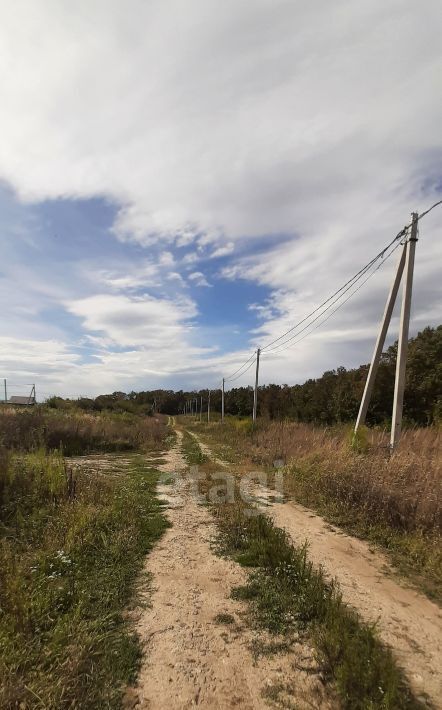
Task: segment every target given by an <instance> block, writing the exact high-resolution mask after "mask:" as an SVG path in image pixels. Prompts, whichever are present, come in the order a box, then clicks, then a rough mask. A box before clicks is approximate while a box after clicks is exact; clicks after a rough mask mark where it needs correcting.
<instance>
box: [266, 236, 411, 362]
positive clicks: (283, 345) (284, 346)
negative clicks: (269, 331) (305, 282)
mask: <svg viewBox="0 0 442 710" xmlns="http://www.w3.org/2000/svg"><path fill="white" fill-rule="evenodd" d="M400 246H401V243H400V242H399V243H398V244H396V245H395V246H394V247H393V249H392V250H391V251H390V252H389V253H388V254H387V256H386V257H385V259H384V260H383V261H381V262H380V263H379V264H378V265H377V267H376V268H375V269H373V271H371V272H370V273H369V275H368V276H367V278H366V279H364V280H363V281H362V283H360V284H359V285H358V286H357V287H356V288H355V289H354V290H353V291H352V292H351V293H350V294H349V295H348V296H347V298H345V299H344V300H343V301H341V303H339V305H338V306H337V307H336V308H335V309H334V310H333V311H332V312H331V313H329V314H328V316H327V317H326V318H324V319H323V320H322V321H320V322H319V323H318V324H317V325H315V326H314V328H312V329H311V330H309V331H308V332H307V333H306V334H305V335H303V336H302V337H301V338H298V336H299V335H300V334H301V333H303V332H304V331H305V330H307V328H310V327H311V326H312V325H313V323H315V322H316V321H317V320H318V319H319V318H321V317H322V316H323V315H324V313H325V312H326V311H327V310H328V309H329V308H331V306H333V305H334V304H335V303H337V301H339V299H340V298H342V295H343V294H341V296H339V298H337V299H336V300H335V301H334V302H333V303H331V304H330V306H329V307H328V308H326V309H325V310H324V311H322V313H320V314H319V315H318V316H317V317H316V318H315V319H314V320H313V321H311V323H308V324H307V325H306V326H305V327H304V328H302V330H300V331H299V333H295V335H293V336H292V337H291V338H289V339H288V340H286V341H285V342H284V343H281V344H280V345H279V346H278V347H277V348H274V349H272V350H270V351H269V352H268V353H265V354H269V353H272V354H274V355H277V354H278V353H280V352H283V351H284V350H287V349H288V348H290V347H293V345H296V344H297V343H299V342H301V340H304V339H305V338H307V337H308V336H309V335H310V333H312V332H313V331H314V330H317V328H319V327H320V326H321V325H323V324H324V323H326V322H327V321H328V320H329V319H330V318H331V317H332V316H333V315H334V314H335V313H336V312H337V311H339V309H340V308H342V306H343V305H344V304H345V303H347V301H349V300H350V299H351V298H352V297H353V296H354V295H355V294H356V293H357V292H358V291H360V289H361V288H362V287H363V286H364V285H365V284H366V283H367V281H369V280H370V279H371V277H372V276H374V275H375V273H376V272H377V271H379V269H380V268H381V266H383V265H384V264H385V262H386V261H387V259H389V257H390V256H391V255H392V254H393V253H394V252H395V251H396V249H398V248H399V247H400ZM352 286H354V284H352ZM347 290H348V289H347ZM294 338H298V339H297V340H294ZM292 340H294V342H291V341H292ZM288 343H291V344H290V345H288Z"/></svg>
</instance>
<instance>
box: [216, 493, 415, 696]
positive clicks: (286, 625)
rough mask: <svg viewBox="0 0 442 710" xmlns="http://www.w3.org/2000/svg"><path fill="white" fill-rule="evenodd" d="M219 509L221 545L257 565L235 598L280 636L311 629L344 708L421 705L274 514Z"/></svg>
mask: <svg viewBox="0 0 442 710" xmlns="http://www.w3.org/2000/svg"><path fill="white" fill-rule="evenodd" d="M216 513H217V521H218V524H219V526H220V544H221V549H222V550H223V552H224V553H225V554H229V555H230V556H232V557H233V558H234V559H235V560H237V561H238V562H240V563H241V564H243V565H245V566H247V567H250V568H252V569H253V571H251V573H250V577H249V582H248V584H247V585H245V586H243V587H238V588H236V589H235V590H233V593H232V596H234V597H235V598H236V599H243V600H247V601H248V602H249V604H250V605H251V606H250V608H251V611H252V616H253V619H254V622H255V623H256V624H257V625H259V626H261V627H263V628H266V629H268V630H269V631H270V632H272V633H274V634H278V635H287V637H289V636H290V635H292V634H293V632H295V631H299V630H304V631H306V632H308V634H309V636H310V638H311V639H312V641H313V643H314V645H315V648H316V651H317V655H318V659H319V662H320V665H321V668H322V672H323V674H324V676H325V677H326V678H328V679H329V681H331V682H333V684H334V686H335V687H336V689H337V692H338V693H339V696H340V699H341V703H342V707H343V708H344V710H367V709H368V710H393V708H394V709H399V708H401V709H403V708H406V709H410V710H411V709H415V708H420V707H423V706H421V705H420V703H419V702H418V701H416V700H415V699H414V698H413V696H412V694H411V692H410V691H409V689H408V687H407V685H406V683H405V680H404V677H403V675H402V672H401V671H400V670H399V668H398V667H397V665H396V663H395V661H394V659H393V657H392V654H391V652H390V650H389V649H387V648H386V647H385V646H384V645H383V644H382V643H381V641H380V640H379V639H378V636H377V634H376V630H375V628H374V627H373V626H369V625H367V624H365V623H363V622H362V621H361V620H360V619H359V617H358V616H357V614H356V612H355V611H353V610H352V609H351V608H349V607H348V606H347V605H346V604H345V603H344V602H343V601H342V598H341V594H340V591H339V588H338V586H337V584H336V583H335V582H334V581H330V580H327V579H326V578H325V577H324V575H323V573H322V571H321V570H320V569H316V568H315V567H313V565H312V563H311V562H310V561H309V559H308V554H307V548H306V547H305V546H303V547H295V546H293V545H292V544H291V541H290V540H289V538H288V536H287V534H286V533H285V532H284V531H283V530H281V529H279V528H277V527H275V526H274V525H273V523H272V521H271V520H270V519H269V518H267V517H266V516H264V515H247V514H245V510H244V507H243V506H242V505H240V504H235V505H233V506H230V507H227V506H224V507H223V509H221V507H219V508H218V509H216Z"/></svg>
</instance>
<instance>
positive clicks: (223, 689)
mask: <svg viewBox="0 0 442 710" xmlns="http://www.w3.org/2000/svg"><path fill="white" fill-rule="evenodd" d="M177 434H178V441H177V444H176V446H175V447H174V448H173V449H171V450H170V451H169V452H168V453H167V454H165V456H167V462H166V463H165V464H164V465H163V466H162V467H160V468H162V469H163V470H164V471H165V472H178V475H177V476H176V477H175V478H174V480H173V481H172V483H171V484H169V485H165V486H163V487H162V488H161V491H160V493H161V495H162V497H165V498H166V500H167V501H168V511H167V515H168V517H169V520H170V522H171V523H172V527H171V528H170V529H168V530H167V531H166V533H165V535H164V536H163V538H162V539H161V541H160V542H159V543H158V544H157V545H156V547H155V548H154V550H153V551H152V552H151V554H150V555H149V556H148V558H147V561H146V567H145V571H146V572H148V573H149V575H151V578H152V583H151V584H152V593H150V590H149V589H148V588H146V589H145V593H146V598H148V599H149V607H147V608H141V609H139V610H138V611H137V623H136V627H137V631H138V633H139V634H140V637H141V639H142V643H143V645H144V650H145V656H144V659H143V664H142V668H141V672H140V674H139V678H138V683H137V685H136V687H135V688H132V689H129V690H128V691H127V693H126V699H125V706H126V708H128V707H132V708H152V709H158V710H159V709H160V708H161V709H162V710H163V709H164V708H168V709H169V710H175V709H176V710H178V709H180V710H183V709H185V708H192V707H197V706H198V707H202V708H207V709H211V708H234V707H238V708H242V709H245V710H248V709H254V708H266V707H269V706H268V703H267V700H266V699H265V698H264V696H263V693H264V695H265V694H266V692H267V693H269V692H271V689H272V688H277V687H278V686H279V687H282V686H284V687H285V688H286V691H287V692H283V693H282V695H281V696H280V697H281V698H284V697H285V698H286V700H288V699H289V698H290V702H291V703H292V704H291V705H285V707H296V708H300V709H304V708H318V709H320V708H336V707H338V705H337V704H336V701H333V700H331V699H330V695H328V696H327V693H326V691H325V689H324V686H323V684H322V682H321V680H320V676H319V672H318V669H317V666H316V662H315V660H314V655H313V652H312V650H311V648H310V647H308V646H307V645H306V644H305V643H304V642H301V641H300V640H299V639H298V640H295V643H294V646H293V648H292V650H291V651H290V652H289V653H285V654H284V655H282V654H277V655H274V656H272V657H269V656H260V657H259V658H258V659H257V660H256V659H255V658H254V656H253V654H252V652H251V650H250V644H251V643H252V641H253V640H254V639H255V640H256V637H257V636H256V634H257V632H256V633H255V632H253V631H251V630H250V629H249V628H247V627H246V626H244V625H243V623H242V616H243V614H244V609H245V607H244V605H243V603H242V602H238V601H234V600H232V599H230V598H229V597H230V592H231V589H232V587H234V586H237V585H240V584H242V583H244V581H245V579H246V574H245V572H244V570H243V569H242V568H241V567H240V566H239V565H237V564H235V563H234V562H232V561H230V560H226V559H223V558H220V557H219V556H217V555H216V554H214V552H213V551H212V549H211V545H210V543H211V539H212V538H213V536H214V534H215V528H214V525H213V522H212V518H211V515H210V513H209V510H208V509H207V507H205V506H204V505H199V504H198V502H197V501H196V500H195V499H194V497H193V496H192V495H191V490H190V488H191V486H190V485H189V484H190V483H191V481H190V480H189V474H188V472H185V469H186V466H185V463H184V461H183V458H182V456H181V452H180V440H181V434H180V432H177ZM217 614H230V615H231V616H232V617H233V618H234V620H235V621H234V623H229V624H222V623H219V622H218V621H217V620H216V619H215V617H216V616H217ZM260 638H261V641H263V642H266V641H267V640H268V639H266V637H265V636H263V635H261V636H260ZM276 706H278V705H276ZM273 707H275V705H273Z"/></svg>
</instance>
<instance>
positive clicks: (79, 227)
mask: <svg viewBox="0 0 442 710" xmlns="http://www.w3.org/2000/svg"><path fill="white" fill-rule="evenodd" d="M0 6H1V15H2V22H1V24H0V102H1V107H2V108H1V112H0V135H1V140H0V247H1V260H0V298H1V302H2V327H1V330H0V377H2V378H3V377H4V378H7V380H8V385H9V394H23V393H25V392H27V391H28V390H29V385H30V384H33V383H35V384H36V387H37V395H39V396H40V398H44V397H47V396H50V395H52V394H59V395H64V396H71V397H74V396H80V395H87V396H95V395H97V394H100V393H105V392H113V391H116V390H121V391H125V392H129V391H131V390H141V389H154V388H160V387H164V388H168V389H191V388H197V389H199V388H206V387H210V388H214V387H219V386H220V381H221V378H222V377H223V376H224V377H228V376H229V374H231V373H232V372H234V371H235V370H236V369H237V368H238V367H239V366H240V365H241V364H242V363H243V362H244V361H245V360H247V358H249V356H250V354H251V353H252V352H253V350H254V349H256V348H257V347H260V346H262V345H263V344H264V345H265V344H266V343H268V342H269V341H271V340H273V339H274V338H276V337H278V336H279V335H280V334H281V333H283V332H284V331H285V330H287V329H288V328H290V327H291V326H292V325H293V324H295V323H296V322H297V321H299V320H300V319H302V318H303V317H304V316H305V315H306V314H307V313H309V312H310V311H311V310H313V308H315V306H316V305H317V304H318V303H320V302H321V301H322V300H324V299H325V298H327V297H328V296H329V295H330V294H331V293H332V292H333V291H335V290H336V288H338V287H339V286H340V285H341V284H342V283H344V282H345V281H346V280H347V279H348V278H349V276H351V275H353V274H354V273H355V272H356V271H358V270H359V269H360V268H361V267H362V266H363V265H364V264H365V263H366V262H368V261H369V260H370V259H371V258H372V257H373V256H374V255H375V254H376V253H378V252H379V251H380V250H381V249H382V248H383V247H384V246H385V245H386V244H387V243H388V242H389V241H390V240H391V239H392V238H393V237H394V235H395V234H396V233H397V232H398V231H399V230H400V229H401V227H403V225H404V224H406V223H408V222H409V220H410V213H411V212H412V211H414V210H416V211H418V212H422V211H423V210H424V209H426V208H427V207H428V206H429V205H431V204H433V203H434V202H436V201H437V200H438V199H442V131H441V126H442V91H441V76H442V52H441V48H440V36H441V33H442V9H441V6H440V3H439V2H438V1H437V0H427V2H426V3H425V5H424V6H422V5H418V4H417V3H416V2H413V1H412V0H391V1H390V2H389V3H385V2H383V1H382V2H381V1H380V0H369V1H368V0H360V1H359V2H357V3H355V2H351V1H350V0H337V1H336V2H334V3H330V2H327V1H326V0H316V2H309V3H308V2H305V1H304V2H303V1H301V0H253V1H252V0H224V2H222V3H220V2H218V1H215V0H185V1H184V0H168V1H167V2H164V0H162V1H160V0H149V1H147V2H146V0H125V1H124V2H123V1H122V0H118V1H116V0H89V2H87V3H72V2H68V1H67V0H40V2H38V3H31V2H29V1H25V0H15V1H14V2H13V3H11V2H7V0H0ZM441 233H442V208H439V209H435V210H433V212H431V214H429V215H428V216H427V217H426V218H425V220H422V222H421V223H420V229H419V242H418V244H417V249H416V269H415V279H414V286H413V306H412V319H411V324H410V333H411V334H412V335H414V334H416V333H417V332H418V331H419V330H420V329H422V328H423V327H425V326H427V325H432V326H434V325H437V324H439V323H440V322H441V313H442V308H441V300H442V299H441V289H440V266H441V256H442V246H441ZM396 257H397V254H395V255H393V256H392V257H391V258H390V259H388V260H387V261H386V262H385V264H383V265H382V268H380V269H379V270H378V271H376V273H375V274H374V275H373V277H372V278H371V279H370V280H369V281H368V282H367V284H366V285H364V286H363V287H362V288H361V289H360V291H358V292H357V293H356V294H355V295H354V297H353V298H351V299H350V300H349V301H348V303H346V304H344V305H343V307H342V308H341V309H340V310H339V311H338V312H337V313H336V314H335V315H333V316H332V317H331V318H330V319H329V320H327V322H326V323H324V324H323V325H321V327H319V328H317V329H316V330H314V332H312V334H311V335H309V337H307V338H305V339H304V340H302V342H299V343H294V344H293V347H290V348H287V349H285V350H284V351H282V352H280V353H275V354H271V353H270V354H268V355H267V356H265V357H264V356H263V358H262V361H261V369H260V381H261V382H262V383H266V382H267V383H268V382H278V383H288V384H294V383H296V382H303V381H304V380H305V379H307V378H309V377H317V376H319V375H321V373H322V372H323V371H325V370H330V369H334V368H336V367H338V366H341V365H343V366H346V367H354V366H357V365H359V364H361V363H365V362H368V361H369V360H370V355H371V351H372V348H373V345H374V340H375V338H376V333H377V328H378V325H379V320H380V318H381V316H382V312H383V308H384V303H385V299H386V296H387V293H388V290H389V284H390V282H391V280H392V277H393V273H394V269H395V261H396ZM397 332H398V308H396V310H395V314H394V317H393V319H392V323H391V328H390V333H389V341H388V342H389V343H391V342H393V341H394V340H395V339H396V337H397ZM253 377H254V372H253V368H252V369H249V370H247V371H246V372H245V373H244V375H243V376H242V377H240V378H239V379H238V380H236V381H235V383H234V384H235V386H236V385H248V384H251V383H252V381H253ZM232 384H233V383H232Z"/></svg>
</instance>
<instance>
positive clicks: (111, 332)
mask: <svg viewBox="0 0 442 710" xmlns="http://www.w3.org/2000/svg"><path fill="white" fill-rule="evenodd" d="M65 305H66V308H67V310H68V311H69V312H70V313H73V314H74V315H75V316H77V317H79V318H81V319H82V322H83V327H84V328H85V329H86V330H88V331H93V332H96V333H102V334H104V335H105V336H107V337H108V338H110V339H111V340H112V341H113V342H114V343H115V344H118V345H120V346H124V347H131V346H137V345H138V346H144V347H149V349H154V350H155V349H156V350H162V349H164V348H167V349H168V350H169V349H170V348H173V349H175V348H176V347H179V346H180V345H179V340H180V338H181V337H182V336H183V334H185V333H186V332H188V331H189V329H191V327H192V319H193V318H194V317H195V316H196V314H197V309H196V306H195V304H194V303H193V302H192V301H191V300H189V299H185V298H182V299H180V300H177V301H169V300H167V299H159V298H154V297H152V296H147V295H146V296H142V297H139V298H129V297H128V296H123V295H119V296H113V295H109V294H103V295H95V296H89V297H87V298H83V299H79V300H75V301H70V302H68V303H66V304H65Z"/></svg>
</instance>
